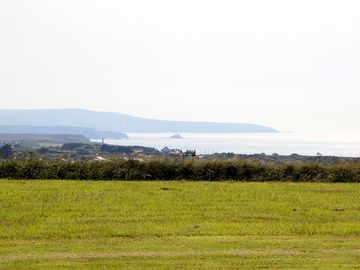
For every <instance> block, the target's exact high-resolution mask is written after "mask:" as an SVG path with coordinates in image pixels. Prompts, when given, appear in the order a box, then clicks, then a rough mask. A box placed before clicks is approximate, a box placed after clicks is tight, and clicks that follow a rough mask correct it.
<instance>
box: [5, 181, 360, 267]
mask: <svg viewBox="0 0 360 270" xmlns="http://www.w3.org/2000/svg"><path fill="white" fill-rule="evenodd" d="M359 196H360V186H359V185H357V184H319V183H236V182H179V181H173V182H157V181H153V182H122V181H118V182H113V181H108V182H94V181H93V182H86V181H66V182H64V181H29V180H28V181H9V180H3V181H0V209H1V211H0V269H50V268H65V269H69V268H70V269H99V268H100V269H220V268H221V269H358V268H359V267H360V255H358V254H359V251H360V241H359V238H360V223H359V220H360V201H359V200H358V198H359Z"/></svg>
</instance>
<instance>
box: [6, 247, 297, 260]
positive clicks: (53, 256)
mask: <svg viewBox="0 0 360 270" xmlns="http://www.w3.org/2000/svg"><path fill="white" fill-rule="evenodd" d="M271 254H273V255H297V254H301V252H298V251H294V250H282V249H270V250H246V249H241V250H209V251H188V252H109V253H101V252H89V253H71V252H56V253H42V254H34V253H28V254H16V255H12V254H10V255H0V260H2V261H17V260H62V259H101V258H104V259H111V258H126V257H189V256H212V255H271Z"/></svg>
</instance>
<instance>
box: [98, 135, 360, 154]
mask: <svg viewBox="0 0 360 270" xmlns="http://www.w3.org/2000/svg"><path fill="white" fill-rule="evenodd" d="M172 135H174V134H173V133H128V136H129V138H128V139H122V140H110V139H108V140H105V143H107V144H114V145H125V146H134V145H140V146H148V147H155V148H157V149H159V150H161V149H163V148H164V147H169V148H171V149H181V150H196V152H197V153H198V154H200V155H204V154H214V153H235V154H261V153H265V154H268V155H271V154H274V153H276V154H280V155H291V154H295V153H296V154H299V155H310V156H315V155H324V156H325V155H326V156H343V157H360V133H182V134H180V135H181V137H182V138H181V139H174V138H170V137H171V136H172ZM95 141H97V142H100V141H99V140H95Z"/></svg>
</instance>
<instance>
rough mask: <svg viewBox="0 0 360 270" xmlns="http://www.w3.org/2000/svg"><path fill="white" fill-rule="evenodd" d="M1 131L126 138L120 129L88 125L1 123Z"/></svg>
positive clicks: (94, 137) (96, 137) (97, 137)
mask: <svg viewBox="0 0 360 270" xmlns="http://www.w3.org/2000/svg"><path fill="white" fill-rule="evenodd" d="M0 133H8V134H78V135H82V136H84V137H86V138H89V139H102V138H105V139H124V138H128V136H127V135H126V134H125V133H122V132H119V131H98V130H96V129H93V128H87V127H70V126H69V127H66V126H30V125H26V126H25V125H0Z"/></svg>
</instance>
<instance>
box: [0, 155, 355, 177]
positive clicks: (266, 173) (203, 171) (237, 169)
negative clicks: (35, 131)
mask: <svg viewBox="0 0 360 270" xmlns="http://www.w3.org/2000/svg"><path fill="white" fill-rule="evenodd" d="M0 178H2V179H54V180H56V179H64V180H65V179H68V180H132V181H136V180H146V181H151V180H169V181H170V180H192V181H264V182H265V181H289V182H360V163H358V162H356V163H339V164H332V165H325V164H315V163H283V164H271V163H261V162H257V161H245V160H198V159H194V160H173V159H165V158H164V159H160V158H152V159H147V160H136V159H128V160H124V159H116V160H110V161H60V160H56V161H51V160H39V159H30V160H3V161H0Z"/></svg>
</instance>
